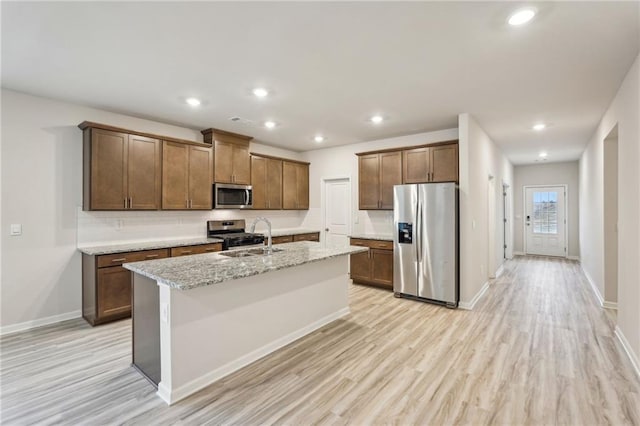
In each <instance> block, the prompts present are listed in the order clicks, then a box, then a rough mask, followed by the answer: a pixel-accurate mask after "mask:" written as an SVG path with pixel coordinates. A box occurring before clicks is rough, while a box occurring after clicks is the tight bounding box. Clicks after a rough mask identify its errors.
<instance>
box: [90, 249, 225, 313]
mask: <svg viewBox="0 0 640 426" xmlns="http://www.w3.org/2000/svg"><path fill="white" fill-rule="evenodd" d="M220 250H222V244H221V243H214V244H202V245H196V246H186V247H173V248H165V249H157V250H143V251H133V252H126V253H115V254H103V255H97V256H94V255H88V254H83V255H82V317H83V318H84V319H85V320H86V321H87V322H88V323H89V324H91V325H98V324H104V323H106V322H111V321H115V320H119V319H122V318H128V317H130V316H131V281H132V272H131V271H129V270H128V269H125V268H123V267H122V264H123V263H128V262H139V261H142V260H153V259H162V258H165V257H170V256H186V255H189V254H199V253H209V252H213V251H220Z"/></svg>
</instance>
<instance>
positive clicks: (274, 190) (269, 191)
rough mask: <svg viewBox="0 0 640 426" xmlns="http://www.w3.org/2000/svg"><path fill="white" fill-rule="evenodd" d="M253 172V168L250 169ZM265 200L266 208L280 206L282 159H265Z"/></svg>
mask: <svg viewBox="0 0 640 426" xmlns="http://www.w3.org/2000/svg"><path fill="white" fill-rule="evenodd" d="M251 173H253V170H251ZM265 176H266V178H265V182H266V194H265V195H266V201H267V206H266V208H268V209H281V208H282V160H275V159H272V158H268V159H267V160H266V175H265Z"/></svg>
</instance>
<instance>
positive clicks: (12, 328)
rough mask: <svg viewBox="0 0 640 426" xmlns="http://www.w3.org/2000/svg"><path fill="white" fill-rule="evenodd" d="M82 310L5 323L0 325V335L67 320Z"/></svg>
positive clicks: (79, 315)
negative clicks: (9, 323) (16, 322)
mask: <svg viewBox="0 0 640 426" xmlns="http://www.w3.org/2000/svg"><path fill="white" fill-rule="evenodd" d="M81 316H82V311H80V310H77V311H71V312H66V313H64V314H59V315H52V316H50V317H45V318H38V319H36V320H32V321H25V322H21V323H18V324H11V325H5V326H3V327H0V336H4V335H6V334H11V333H17V332H19V331H26V330H31V329H32V328H37V327H42V326H43V325H49V324H54V323H56V322H61V321H67V320H70V319H75V318H80V317H81Z"/></svg>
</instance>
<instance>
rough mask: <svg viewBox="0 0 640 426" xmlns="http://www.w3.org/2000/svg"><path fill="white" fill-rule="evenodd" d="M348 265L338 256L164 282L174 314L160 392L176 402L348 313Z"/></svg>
mask: <svg viewBox="0 0 640 426" xmlns="http://www.w3.org/2000/svg"><path fill="white" fill-rule="evenodd" d="M347 264H348V256H339V257H335V258H331V259H326V260H322V261H318V262H313V263H309V264H305V265H301V266H296V267H292V268H288V269H282V270H279V271H274V272H269V273H267V274H262V275H256V276H252V277H247V278H242V279H237V280H232V281H228V282H223V283H220V284H215V285H211V286H207V287H201V288H196V289H193V290H188V291H180V290H174V289H171V290H169V289H168V288H167V287H165V286H161V301H162V300H164V297H165V293H168V295H169V298H168V300H169V301H170V302H169V303H170V315H169V324H165V323H161V328H162V329H163V330H162V331H161V333H162V334H161V335H162V338H163V339H164V341H163V342H162V363H163V365H162V381H161V383H160V385H159V389H158V390H159V392H158V394H159V396H160V397H161V398H163V399H164V400H165V401H166V402H167V403H169V404H171V403H174V402H176V401H178V400H180V399H182V398H184V397H186V396H188V395H190V394H192V393H194V392H196V391H197V390H199V389H201V388H203V387H205V386H207V385H209V384H211V383H213V382H214V381H216V380H219V379H220V378H222V377H224V376H226V375H228V374H230V373H232V372H234V371H236V370H238V369H240V368H242V367H243V366H245V365H247V364H249V363H251V362H253V361H255V360H257V359H259V358H262V357H263V356H265V355H267V354H269V353H271V352H273V351H275V350H277V349H279V348H281V347H283V346H285V345H287V344H289V343H291V342H293V341H294V340H297V339H299V338H301V337H303V336H305V335H307V334H309V333H311V332H313V331H314V330H316V329H318V328H320V327H322V326H324V325H326V324H328V323H330V322H332V321H335V320H336V319H338V318H341V317H343V316H345V315H347V314H348V313H349V306H348V286H349V282H350V281H349V276H348V274H347ZM163 287H164V288H163ZM169 341H170V343H169Z"/></svg>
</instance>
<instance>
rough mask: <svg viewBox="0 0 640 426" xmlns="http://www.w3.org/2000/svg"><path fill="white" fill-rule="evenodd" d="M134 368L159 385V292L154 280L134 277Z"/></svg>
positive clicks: (139, 276)
mask: <svg viewBox="0 0 640 426" xmlns="http://www.w3.org/2000/svg"><path fill="white" fill-rule="evenodd" d="M131 297H132V299H133V300H132V301H131V306H132V317H133V325H132V328H133V338H132V343H133V351H132V352H133V365H134V367H135V368H136V369H138V370H139V371H140V372H141V373H142V374H143V375H144V376H145V377H146V378H147V379H149V381H151V382H152V383H153V384H155V385H156V386H158V383H160V377H161V375H160V367H161V365H160V291H159V288H158V283H157V282H156V281H155V280H152V279H150V278H147V277H145V276H142V275H140V274H136V273H133V292H132V295H131Z"/></svg>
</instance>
